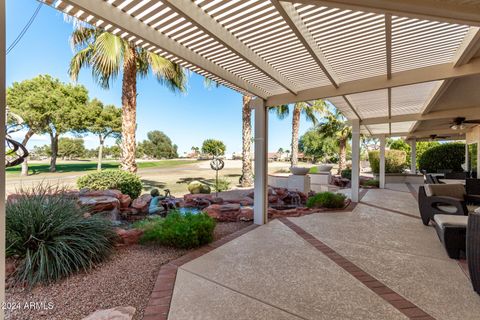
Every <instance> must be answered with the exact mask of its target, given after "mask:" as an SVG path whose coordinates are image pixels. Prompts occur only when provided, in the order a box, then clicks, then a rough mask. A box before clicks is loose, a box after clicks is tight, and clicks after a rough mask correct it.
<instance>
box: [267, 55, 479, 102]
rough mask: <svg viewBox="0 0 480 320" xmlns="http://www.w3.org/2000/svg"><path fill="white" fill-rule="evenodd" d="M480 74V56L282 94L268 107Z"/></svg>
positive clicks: (273, 97)
mask: <svg viewBox="0 0 480 320" xmlns="http://www.w3.org/2000/svg"><path fill="white" fill-rule="evenodd" d="M476 74H480V58H475V59H472V60H471V61H470V62H469V63H468V64H464V65H462V66H459V67H457V68H454V67H453V65H452V63H444V64H439V65H434V66H429V67H422V68H417V69H412V70H407V71H401V72H395V73H392V78H391V79H386V77H385V76H384V75H383V76H375V77H370V78H365V79H360V80H354V81H349V82H344V83H342V85H341V86H340V87H339V88H335V87H334V86H332V85H329V86H322V87H317V88H312V89H306V90H302V91H300V92H298V94H297V95H293V94H288V93H286V94H279V95H275V96H271V97H269V98H268V99H267V105H268V106H276V105H281V104H289V103H294V102H301V101H307V100H315V99H322V98H328V97H337V96H343V95H347V94H353V93H359V92H367V91H374V90H379V89H387V88H394V87H400V86H405V85H410V84H416V83H423V82H430V81H435V80H443V79H451V78H460V77H465V76H471V75H476Z"/></svg>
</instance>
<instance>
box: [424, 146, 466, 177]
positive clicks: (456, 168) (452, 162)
mask: <svg viewBox="0 0 480 320" xmlns="http://www.w3.org/2000/svg"><path fill="white" fill-rule="evenodd" d="M464 162H465V144H463V143H445V144H441V145H438V146H435V147H433V148H430V149H428V150H426V151H425V152H424V153H423V154H422V155H421V156H420V158H419V159H418V165H419V167H420V169H421V170H427V172H438V171H439V170H452V171H453V172H463V169H462V164H463V163H464Z"/></svg>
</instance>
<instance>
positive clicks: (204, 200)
mask: <svg viewBox="0 0 480 320" xmlns="http://www.w3.org/2000/svg"><path fill="white" fill-rule="evenodd" d="M219 199H221V198H215V197H214V195H213V194H186V195H184V196H183V206H184V207H201V208H205V207H208V206H209V205H211V204H212V203H214V201H217V204H220V203H223V199H222V200H219Z"/></svg>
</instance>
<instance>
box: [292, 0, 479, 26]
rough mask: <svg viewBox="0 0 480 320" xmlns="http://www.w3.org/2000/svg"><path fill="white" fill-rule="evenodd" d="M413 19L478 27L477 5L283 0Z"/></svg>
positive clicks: (384, 0) (415, 0) (425, 1)
mask: <svg viewBox="0 0 480 320" xmlns="http://www.w3.org/2000/svg"><path fill="white" fill-rule="evenodd" d="M284 1H288V2H298V3H304V4H311V5H322V6H329V7H336V8H341V9H350V10H359V11H364V12H373V13H380V14H385V13H388V14H391V15H396V16H401V17H410V18H415V19H426V20H433V21H443V22H449V23H457V24H466V25H472V26H480V6H478V5H469V4H465V3H464V4H461V3H452V2H448V1H442V2H440V1H436V0H362V1H358V0H284Z"/></svg>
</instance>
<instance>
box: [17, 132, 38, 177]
mask: <svg viewBox="0 0 480 320" xmlns="http://www.w3.org/2000/svg"><path fill="white" fill-rule="evenodd" d="M34 133H35V132H33V130H32V129H28V131H27V134H25V137H24V138H23V141H22V144H23V146H24V147H26V146H27V142H28V140H30V138H31V137H32V136H33V134H34ZM27 160H28V157H26V158H25V159H24V160H23V162H22V172H21V173H20V175H22V176H28V161H27Z"/></svg>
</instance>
